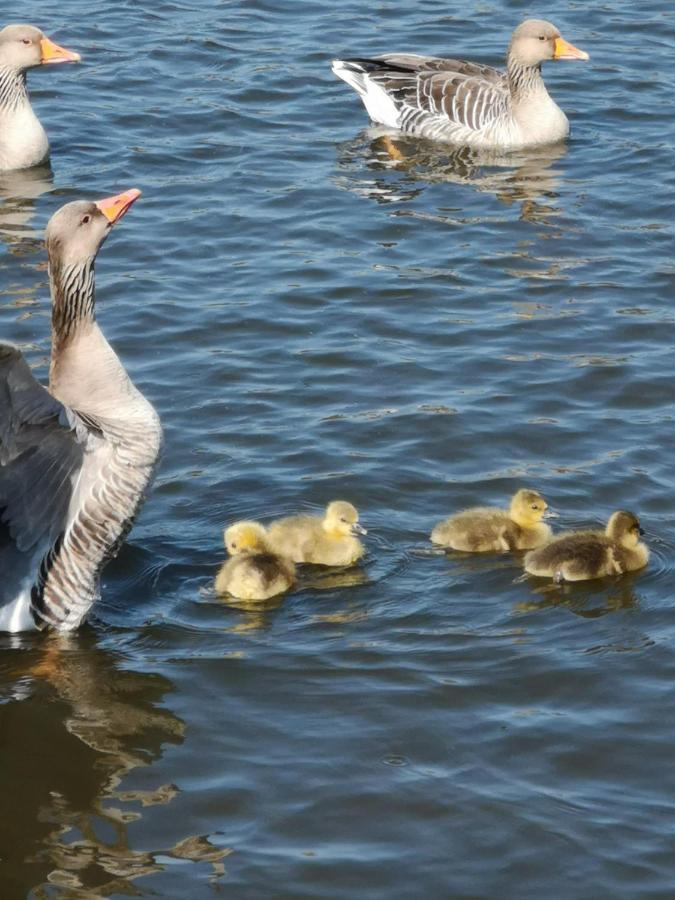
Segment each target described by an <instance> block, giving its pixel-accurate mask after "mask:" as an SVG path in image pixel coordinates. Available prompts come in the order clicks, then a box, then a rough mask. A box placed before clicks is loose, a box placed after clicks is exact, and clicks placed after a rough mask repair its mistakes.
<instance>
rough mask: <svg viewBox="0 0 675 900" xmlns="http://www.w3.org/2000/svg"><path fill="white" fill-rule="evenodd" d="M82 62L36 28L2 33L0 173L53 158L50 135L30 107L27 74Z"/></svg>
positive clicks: (20, 27) (15, 28)
mask: <svg viewBox="0 0 675 900" xmlns="http://www.w3.org/2000/svg"><path fill="white" fill-rule="evenodd" d="M79 59H80V54H79V53H73V52H72V51H70V50H66V49H64V48H63V47H59V45H58V44H55V43H53V41H50V40H49V38H47V37H45V36H44V34H43V33H42V32H41V31H40V29H39V28H34V27H33V26H32V25H7V26H6V27H5V28H3V29H2V31H0V171H2V172H6V171H9V170H11V169H27V168H29V167H30V166H37V165H39V164H40V163H42V162H44V161H45V160H46V159H47V157H48V156H49V141H48V140H47V135H46V134H45V130H44V128H43V127H42V125H41V124H40V121H39V119H38V117H37V116H36V115H35V113H34V112H33V107H32V106H31V105H30V99H29V97H28V90H27V88H26V71H27V70H28V69H32V68H34V67H35V66H43V65H53V64H54V63H63V62H77V61H78V60H79Z"/></svg>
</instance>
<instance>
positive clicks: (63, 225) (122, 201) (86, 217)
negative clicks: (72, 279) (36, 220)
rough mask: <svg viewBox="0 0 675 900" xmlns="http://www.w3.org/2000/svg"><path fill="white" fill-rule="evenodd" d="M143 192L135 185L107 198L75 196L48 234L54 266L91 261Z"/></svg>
mask: <svg viewBox="0 0 675 900" xmlns="http://www.w3.org/2000/svg"><path fill="white" fill-rule="evenodd" d="M140 195H141V192H140V191H139V190H137V189H136V188H132V189H131V190H129V191H124V192H123V193H121V194H116V195H115V196H114V197H107V198H106V199H105V200H96V201H93V200H75V201H73V202H72V203H66V205H65V206H62V207H61V209H59V210H57V212H55V213H54V215H53V216H52V217H51V219H50V220H49V224H48V225H47V231H46V235H45V237H46V243H47V253H48V256H49V265H50V270H51V269H53V268H54V267H60V268H70V267H71V266H78V265H85V264H87V263H88V262H91V261H92V260H93V259H94V258H95V257H96V254H97V253H98V251H99V249H100V247H101V244H102V243H103V241H105V239H106V238H107V237H108V235H109V234H110V229H111V228H112V227H113V225H114V224H115V222H119V220H120V219H121V218H122V216H123V215H124V214H125V213H126V212H127V211H128V209H129V208H130V207H131V205H132V203H133V202H134V201H135V200H137V199H138V197H140Z"/></svg>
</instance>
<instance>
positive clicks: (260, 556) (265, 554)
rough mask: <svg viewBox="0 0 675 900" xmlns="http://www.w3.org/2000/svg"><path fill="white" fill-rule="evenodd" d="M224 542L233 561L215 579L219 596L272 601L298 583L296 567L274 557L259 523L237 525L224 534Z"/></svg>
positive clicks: (238, 523)
mask: <svg viewBox="0 0 675 900" xmlns="http://www.w3.org/2000/svg"><path fill="white" fill-rule="evenodd" d="M224 539H225V547H226V549H227V552H228V553H229V554H230V559H228V560H227V562H226V563H223V565H222V567H221V569H220V572H218V575H217V577H216V584H215V588H216V591H218V593H219V594H231V596H232V597H235V598H236V599H237V600H269V599H270V598H271V597H276V596H277V594H283V593H284V591H287V590H288V589H289V588H290V587H292V586H293V584H294V583H295V566H294V565H293V563H292V562H291V560H290V559H284V557H282V556H278V555H277V554H276V553H272V551H271V550H270V547H269V544H268V542H267V533H266V531H265V529H264V527H263V526H262V525H261V524H260V522H235V523H234V525H230V527H229V528H227V529H226V530H225V535H224Z"/></svg>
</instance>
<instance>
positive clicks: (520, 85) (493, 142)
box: [333, 19, 589, 151]
mask: <svg viewBox="0 0 675 900" xmlns="http://www.w3.org/2000/svg"><path fill="white" fill-rule="evenodd" d="M588 58H589V56H588V53H586V52H585V51H584V50H579V49H577V48H576V47H575V46H573V45H572V44H570V43H568V42H567V41H566V40H565V39H564V38H563V37H562V36H561V34H560V32H559V31H558V29H557V28H556V27H555V25H552V24H551V23H550V22H544V21H543V20H541V19H528V20H527V21H525V22H523V23H522V24H521V25H519V26H518V27H517V28H516V30H515V31H514V32H513V34H512V36H511V42H510V44H509V48H508V51H507V54H506V72H500V71H499V70H497V69H493V68H492V67H491V66H486V65H483V64H481V63H473V62H465V61H464V60H460V59H444V58H439V57H435V56H420V55H418V54H416V53H387V54H385V55H384V56H377V57H374V58H372V59H362V58H355V59H336V60H333V72H334V73H335V74H336V75H337V76H338V78H342V80H343V81H346V82H347V84H349V85H351V87H353V88H354V89H355V90H356V91H357V93H358V94H359V95H360V96H361V99H362V101H363V103H364V105H365V107H366V110H367V111H368V113H369V115H370V118H371V119H372V120H373V121H374V122H377V123H378V124H380V125H387V126H388V127H390V128H397V129H399V130H400V131H403V132H408V133H410V134H415V135H418V136H419V137H424V138H430V139H432V140H438V141H446V142H448V143H451V144H454V145H456V146H463V147H476V148H484V149H488V150H496V151H508V150H520V149H522V148H525V147H533V146H537V145H540V144H553V143H556V142H557V141H561V140H563V139H564V138H566V137H567V135H568V134H569V122H568V121H567V116H566V115H565V113H564V112H563V111H562V110H561V109H560V108H559V107H558V105H557V104H556V103H555V101H554V100H553V99H552V98H551V96H550V95H549V93H548V91H547V90H546V85H545V84H544V79H543V78H542V75H541V67H542V63H545V62H547V61H548V60H562V59H569V60H573V59H576V60H587V59H588Z"/></svg>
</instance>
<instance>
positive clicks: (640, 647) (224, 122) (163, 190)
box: [0, 0, 675, 900]
mask: <svg viewBox="0 0 675 900" xmlns="http://www.w3.org/2000/svg"><path fill="white" fill-rule="evenodd" d="M516 6H517V5H514V4H512V3H508V2H506V0H495V2H489V0H486V2H477V3H472V4H468V5H465V7H466V8H465V11H464V12H461V13H455V12H454V11H453V5H452V4H448V3H443V2H440V0H418V2H417V3H415V4H409V3H404V2H402V0H391V2H376V3H373V4H370V6H364V4H362V3H360V2H357V0H338V2H336V0H332V2H328V0H311V2H309V0H306V2H301V0H275V2H267V0H265V2H263V0H255V2H244V0H230V2H211V3H206V2H202V3H196V2H174V3H162V4H156V3H148V2H134V3H131V2H119V3H114V4H112V3H104V2H102V0H94V2H93V3H92V2H89V3H86V4H85V3H84V2H79V0H71V2H68V3H65V4H64V3H59V4H57V3H55V2H53V0H42V2H40V3H38V2H36V0H26V2H24V3H23V4H21V5H15V8H10V9H9V10H6V20H7V21H12V20H15V21H16V20H26V21H31V22H34V23H35V24H38V25H40V26H41V27H43V29H44V30H45V31H46V32H47V33H48V34H50V35H52V36H53V37H54V38H55V39H56V40H57V41H58V42H59V43H62V44H64V45H65V46H68V47H72V48H73V49H77V50H79V51H81V52H82V55H83V63H82V64H81V65H80V66H68V67H66V66H63V67H59V68H58V69H55V70H49V71H45V72H32V73H31V74H30V85H31V89H32V94H33V97H34V104H35V107H36V109H37V110H38V112H39V115H40V117H41V118H42V120H43V122H44V124H45V126H46V128H47V130H48V132H49V134H50V137H51V141H52V148H53V155H52V166H51V170H50V169H45V170H40V171H36V172H31V173H25V174H24V175H22V176H21V177H20V178H16V177H8V176H2V177H0V326H1V332H2V337H3V338H5V339H10V340H13V341H15V342H17V343H19V344H20V345H21V346H22V348H23V349H24V352H25V353H26V355H27V357H28V359H29V361H30V363H31V364H32V365H33V366H35V368H36V373H37V374H38V375H39V376H40V377H42V378H44V377H46V371H47V370H46V363H47V359H48V354H49V301H48V286H47V280H46V268H45V254H44V250H43V247H42V235H43V231H44V227H45V224H46V222H47V220H48V218H49V216H50V215H51V214H52V213H53V212H54V211H55V210H56V209H57V208H58V207H59V206H60V205H61V204H63V203H64V202H66V201H68V200H70V199H74V198H78V197H91V198H98V197H104V196H107V195H109V194H111V193H113V192H115V191H119V190H122V189H126V188H128V187H132V186H137V187H139V188H141V189H142V190H143V197H142V198H141V200H140V201H139V202H138V203H137V204H136V205H135V206H134V209H133V211H132V212H131V213H130V214H129V215H128V216H127V217H126V218H125V219H124V222H123V223H122V224H121V225H120V226H119V227H118V228H116V229H115V231H114V233H113V234H112V235H111V237H110V239H109V241H108V242H107V244H106V246H105V247H104V249H103V250H102V252H101V255H100V257H99V261H98V265H97V277H98V282H97V284H98V304H99V305H98V315H99V321H100V323H101V325H102V327H103V329H104V331H105V333H106V334H107V335H108V337H109V338H110V339H111V340H112V342H113V343H114V345H115V347H116V349H117V350H118V352H119V353H120V355H121V357H122V359H123V360H124V362H125V364H126V366H127V367H128V370H129V372H130V373H131V375H132V377H133V378H134V379H135V381H136V382H137V383H138V384H139V386H140V387H141V388H142V389H143V391H144V392H145V393H146V395H147V396H148V397H149V398H150V399H151V400H152V402H153V403H154V404H155V405H156V407H157V409H158V410H159V412H160V414H161V417H162V421H163V423H164V427H165V432H166V446H165V451H164V458H163V462H162V465H161V469H160V471H159V475H158V479H157V483H156V487H155V489H154V492H153V493H152V495H151V497H150V499H149V501H148V503H147V505H146V506H145V508H144V510H143V513H142V516H141V517H140V519H139V521H138V523H137V525H136V527H135V529H134V531H133V533H132V536H131V539H130V541H129V542H128V544H127V545H126V546H125V547H124V549H123V551H122V553H121V554H120V556H119V557H118V559H117V560H115V561H114V563H112V564H111V565H110V567H109V568H108V569H107V570H106V573H105V577H104V598H103V602H102V603H101V604H100V606H99V607H98V608H97V610H96V612H95V615H94V616H93V617H92V620H91V622H90V624H89V625H88V626H87V627H86V628H84V629H83V630H82V631H81V632H80V633H78V634H77V635H74V636H72V637H70V638H69V639H64V640H54V639H49V638H45V637H44V636H41V635H26V636H7V635H5V636H4V637H0V753H1V756H0V759H1V763H0V798H2V799H1V800H0V810H1V811H2V815H1V816H0V822H1V823H2V824H1V825H0V879H2V880H1V882H0V883H1V884H2V891H1V893H2V896H3V898H14V897H17V898H20V897H25V896H29V897H32V898H45V897H50V898H52V897H53V898H56V897H58V898H84V897H92V896H104V897H118V896H119V897H122V896H129V895H130V894H132V893H134V892H135V893H136V894H138V895H141V896H145V895H154V896H163V897H177V898H179V897H180V898H184V897H194V898H201V897H210V896H212V895H214V894H215V893H216V892H219V891H220V892H221V893H222V892H223V891H225V892H229V894H230V895H232V896H233V897H237V898H239V897H241V898H259V897H263V896H270V897H272V896H274V897H293V898H312V900H316V898H321V897H326V898H338V897H348V896H355V897H359V898H373V900H376V898H377V900H379V898H381V897H384V896H386V897H388V898H391V900H394V898H401V900H407V898H409V897H410V896H411V893H412V892H413V891H415V892H418V893H421V894H423V895H424V896H426V897H433V898H439V900H440V898H446V897H458V898H459V897H463V898H464V897H465V898H469V897H472V898H478V897H480V898H492V897H495V896H505V897H514V898H516V897H517V898H519V900H524V898H537V900H539V898H541V896H542V895H543V894H544V893H547V894H549V895H553V896H556V897H565V898H574V900H576V898H584V900H586V898H588V900H590V898H597V897H614V898H626V900H628V898H630V900H633V898H635V897H638V896H639V897H650V898H651V897H653V898H657V897H659V898H660V897H664V898H665V897H670V896H672V884H673V879H674V877H675V863H674V862H673V859H674V858H675V856H674V850H675V794H674V789H675V775H674V774H673V766H672V759H671V757H672V750H671V748H672V744H673V741H674V740H675V731H674V729H673V725H672V721H671V720H672V715H671V709H672V703H673V698H674V691H673V684H674V681H675V658H674V655H673V639H674V637H675V613H674V612H673V605H672V602H671V600H672V583H673V576H672V572H673V555H674V552H675V513H674V512H673V508H674V507H673V496H674V495H675V484H674V479H673V475H672V453H671V448H672V433H673V416H674V414H675V407H674V405H673V390H672V381H673V374H674V370H675V358H674V355H673V342H674V340H675V332H674V330H673V325H674V315H673V311H672V297H673V287H674V280H675V278H674V276H675V270H674V268H673V262H672V247H673V226H672V197H673V175H672V158H673V138H674V133H675V132H674V126H673V118H672V115H671V107H672V102H671V98H672V95H673V88H674V84H673V75H672V71H673V70H672V49H673V44H674V41H675V25H674V23H673V19H672V15H671V14H670V11H669V10H665V11H664V7H663V5H662V4H660V3H653V2H645V3H641V4H639V5H637V4H635V3H628V2H626V0H609V2H606V3H603V4H598V5H595V6H592V7H589V6H588V4H581V3H578V2H573V0H562V2H560V3H558V4H557V5H556V8H555V10H553V9H551V10H550V11H546V10H545V9H542V8H540V7H537V8H534V7H533V8H531V9H530V8H525V7H520V6H518V8H516ZM531 14H537V15H547V16H550V17H551V18H554V20H555V22H556V24H557V25H558V26H559V27H560V29H561V31H562V32H563V34H564V35H565V36H566V37H567V38H568V40H570V41H572V42H573V43H574V44H576V45H578V46H580V47H582V48H584V49H586V50H588V51H589V52H590V54H591V60H590V62H589V63H588V64H581V63H580V64H573V63H568V64H563V63H560V64H558V65H550V66H548V68H547V69H546V71H545V74H546V78H547V83H548V85H549V87H550V89H551V91H552V92H553V94H554V95H555V97H556V99H557V100H558V102H559V103H560V104H561V105H562V106H563V108H564V109H565V110H566V111H567V113H568V115H569V117H570V119H571V121H572V127H573V131H572V137H571V139H570V141H569V142H568V143H567V144H566V145H564V146H561V147H554V148H548V149H545V150H538V151H536V152H532V153H523V154H516V155H514V156H511V157H507V158H498V157H497V158H490V159H480V158H476V157H475V156H472V155H469V154H466V153H453V152H451V151H450V150H449V149H448V148H443V147H438V146H434V145H430V144H427V143H425V142H418V141H415V140H412V139H410V138H401V137H396V136H394V137H393V138H390V139H389V140H386V139H385V136H384V135H383V134H382V133H381V132H378V131H377V130H375V129H370V128H369V127H368V122H367V119H366V116H365V112H364V110H363V108H362V106H361V104H360V102H359V101H358V99H357V98H356V96H355V95H354V94H353V92H352V91H351V90H350V89H349V88H348V87H347V86H346V85H344V84H343V83H342V82H339V81H338V80H336V79H335V78H334V77H333V76H332V75H331V73H330V67H329V60H330V58H331V56H332V55H341V54H345V53H347V54H359V55H367V54H372V53H377V52H385V51H387V50H413V51H419V52H429V53H439V54H447V55H460V56H461V55H466V56H468V57H469V58H475V59H481V60H483V61H486V62H491V63H493V64H498V63H499V62H500V61H501V59H502V57H503V52H504V48H505V46H506V43H507V40H508V36H509V34H510V31H511V29H512V28H513V27H514V26H515V24H517V22H518V21H519V20H520V19H521V18H523V17H525V16H526V15H531ZM392 146H393V148H394V152H392ZM523 485H525V486H531V487H534V488H537V489H538V490H540V491H542V493H543V494H544V495H545V496H546V498H547V499H548V500H549V502H550V503H551V504H552V505H554V506H555V507H556V508H557V509H558V510H559V512H560V513H561V519H560V525H561V526H562V527H575V526H578V525H586V524H594V525H600V524H601V523H602V522H603V521H604V520H605V519H606V517H607V516H608V514H609V513H610V512H611V511H612V510H613V509H615V508H617V507H627V508H630V509H633V510H635V511H636V512H638V513H639V515H640V516H641V518H642V521H643V525H644V527H645V528H646V530H647V539H648V540H649V543H650V545H651V546H652V549H653V562H652V564H651V565H650V567H649V569H648V570H647V571H646V572H645V573H639V574H637V575H635V576H632V577H627V578H624V579H616V580H607V581H605V582H600V583H594V584H589V585H576V586H572V587H569V586H568V587H563V588H551V586H549V585H546V584H545V583H542V582H539V581H522V580H519V576H520V573H521V568H520V564H519V560H518V559H517V558H516V557H511V556H480V557H471V556H468V555H462V554H454V555H451V556H448V557H443V556H438V555H429V554H424V553H421V552H419V551H420V549H424V548H426V547H427V537H428V534H429V531H430V530H431V527H432V526H433V524H434V523H435V522H436V521H437V520H438V519H440V518H441V517H443V516H445V515H447V514H449V513H450V512H451V511H453V510H455V509H457V508H459V507H461V506H462V505H466V504H474V503H479V504H484V503H490V504H492V503H503V502H505V501H506V499H507V498H508V496H509V495H510V494H511V493H512V492H513V491H515V490H516V489H517V488H518V487H520V486H523ZM336 497H340V498H345V499H350V500H352V502H354V503H355V504H356V505H357V506H358V508H359V509H360V510H361V514H362V520H363V521H364V524H365V525H366V526H367V527H368V529H369V532H370V533H369V538H368V548H369V554H368V557H367V559H366V562H365V564H364V566H363V567H362V568H361V569H358V570H356V571H353V572H351V573H347V574H345V573H341V574H340V573H339V574H337V575H336V574H335V573H325V572H321V571H310V572H307V573H305V574H303V580H302V582H301V585H300V589H299V590H298V591H296V592H294V593H293V594H291V595H289V596H287V597H286V598H284V599H283V600H280V601H279V602H278V603H270V604H268V605H263V606H255V607H248V608H246V607H245V606H242V605H241V604H239V605H228V604H226V603H224V602H223V601H221V600H218V599H217V598H215V597H214V596H213V595H212V594H211V593H210V585H211V582H212V579H213V577H214V575H215V571H216V569H217V566H218V564H219V562H220V561H221V559H222V555H223V549H222V538H221V532H222V528H223V526H224V525H225V524H226V523H228V522H231V521H232V520H234V519H235V518H238V517H242V516H246V517H261V518H263V519H265V518H270V517H273V516H278V515H283V514H286V513H289V512H292V511H294V510H298V509H310V510H319V509H320V508H321V507H323V506H324V505H325V504H326V503H327V502H328V501H329V500H331V499H334V498H336Z"/></svg>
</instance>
